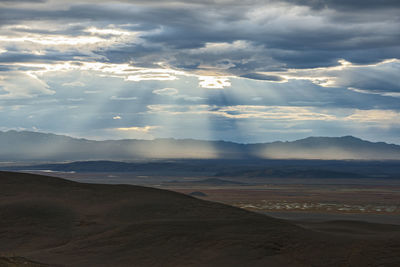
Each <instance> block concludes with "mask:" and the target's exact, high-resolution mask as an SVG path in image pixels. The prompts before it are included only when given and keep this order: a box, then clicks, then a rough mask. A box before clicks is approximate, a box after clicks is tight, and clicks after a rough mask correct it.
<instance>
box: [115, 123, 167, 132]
mask: <svg viewBox="0 0 400 267" xmlns="http://www.w3.org/2000/svg"><path fill="white" fill-rule="evenodd" d="M158 128H160V126H149V125H147V126H142V127H139V126H131V127H121V128H116V129H117V130H118V131H129V132H130V131H132V132H143V133H149V132H150V131H153V130H155V129H158Z"/></svg>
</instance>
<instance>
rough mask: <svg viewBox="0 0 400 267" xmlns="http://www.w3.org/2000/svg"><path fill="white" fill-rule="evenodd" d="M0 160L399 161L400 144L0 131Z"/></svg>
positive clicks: (348, 139)
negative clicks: (242, 141)
mask: <svg viewBox="0 0 400 267" xmlns="http://www.w3.org/2000/svg"><path fill="white" fill-rule="evenodd" d="M0 147H1V150H0V161H77V160H114V161H116V160H140V159H191V158H193V159H221V158H222V159H249V158H252V159H325V160H327V159H335V160H340V159H362V160H400V146H399V145H393V144H386V143H383V142H378V143H373V142H369V141H365V140H361V139H358V138H355V137H352V136H344V137H309V138H306V139H302V140H297V141H293V142H273V143H261V144H237V143H232V142H225V141H201V140H191V139H184V140H176V139H155V140H130V139H126V140H106V141H93V140H87V139H77V138H72V137H68V136H63V135H55V134H47V133H38V132H28V131H23V132H18V131H8V132H0Z"/></svg>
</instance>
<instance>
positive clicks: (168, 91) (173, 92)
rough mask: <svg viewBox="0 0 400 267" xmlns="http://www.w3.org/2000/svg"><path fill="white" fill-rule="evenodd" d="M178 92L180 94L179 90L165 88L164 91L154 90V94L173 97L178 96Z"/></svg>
mask: <svg viewBox="0 0 400 267" xmlns="http://www.w3.org/2000/svg"><path fill="white" fill-rule="evenodd" d="M178 92H179V91H178V89H175V88H164V89H157V90H154V91H153V94H156V95H167V96H172V95H176V94H178Z"/></svg>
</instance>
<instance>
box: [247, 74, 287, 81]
mask: <svg viewBox="0 0 400 267" xmlns="http://www.w3.org/2000/svg"><path fill="white" fill-rule="evenodd" d="M241 77H243V78H248V79H253V80H261V81H274V82H279V81H283V79H282V78H281V77H279V76H274V75H265V74H261V73H247V74H244V75H242V76H241Z"/></svg>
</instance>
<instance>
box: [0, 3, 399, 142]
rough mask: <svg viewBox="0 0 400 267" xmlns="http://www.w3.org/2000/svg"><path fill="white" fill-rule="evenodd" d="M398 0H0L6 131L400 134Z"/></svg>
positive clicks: (285, 136)
mask: <svg viewBox="0 0 400 267" xmlns="http://www.w3.org/2000/svg"><path fill="white" fill-rule="evenodd" d="M399 29H400V1H398V0H381V1H375V0H325V1H324V0H311V1H306V0H262V1H261V0H241V1H235V0H204V1H201V0H196V1H195V0H187V1H180V0H177V1H159V0H147V1H145V0H142V1H141V0H120V1H103V0H86V1H64V0H5V1H4V0H0V130H2V131H6V130H10V129H15V130H28V131H40V132H51V133H57V134H66V135H70V136H75V137H83V138H90V139H97V140H103V139H121V138H134V139H154V138H177V139H183V138H193V139H204V140H226V141H234V142H241V143H256V142H270V141H276V140H282V141H286V140H289V141H290V140H297V139H301V138H305V137H308V136H344V135H353V136H357V137H360V138H363V139H367V140H371V141H385V142H389V143H396V144H400V31H399Z"/></svg>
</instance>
